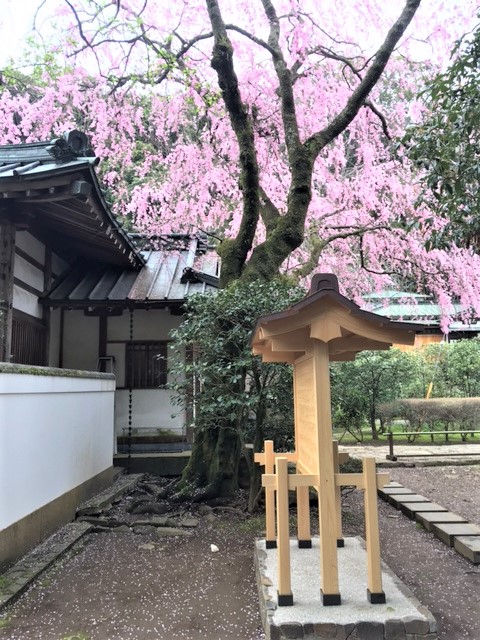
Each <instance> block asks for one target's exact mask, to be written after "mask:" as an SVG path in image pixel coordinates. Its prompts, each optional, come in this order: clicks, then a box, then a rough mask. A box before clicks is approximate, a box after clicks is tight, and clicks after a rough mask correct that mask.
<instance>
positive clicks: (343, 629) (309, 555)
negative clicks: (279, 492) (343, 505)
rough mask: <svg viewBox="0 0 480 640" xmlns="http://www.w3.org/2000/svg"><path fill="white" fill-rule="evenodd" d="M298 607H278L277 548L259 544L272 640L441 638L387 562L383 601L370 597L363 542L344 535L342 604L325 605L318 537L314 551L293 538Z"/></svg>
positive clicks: (266, 624) (340, 556)
mask: <svg viewBox="0 0 480 640" xmlns="http://www.w3.org/2000/svg"><path fill="white" fill-rule="evenodd" d="M290 558H291V574H292V595H293V606H288V607H282V606H279V605H278V597H277V590H278V581H277V550H276V549H266V546H265V541H264V540H259V541H257V543H256V547H255V564H256V572H257V584H258V590H259V597H260V611H261V616H262V621H263V626H264V629H265V633H266V637H267V640H286V639H287V638H288V639H289V640H290V639H294V638H308V640H346V639H347V638H350V639H351V640H353V638H356V639H362V638H364V639H366V638H368V639H369V640H377V639H378V640H380V639H381V640H422V639H425V640H436V638H437V635H436V628H437V627H436V622H435V620H434V618H433V616H432V615H431V613H430V612H429V611H428V610H427V609H426V608H425V607H422V606H421V605H420V603H419V602H418V600H417V599H416V598H415V596H414V595H413V594H412V592H411V591H410V590H409V589H408V588H407V587H406V586H405V585H404V584H403V583H402V582H401V581H400V579H399V578H398V577H397V576H395V574H393V573H392V571H390V569H389V568H388V567H387V566H386V565H383V566H382V579H383V590H384V593H385V596H386V602H385V603H384V604H382V603H379V604H371V603H370V602H369V601H368V598H367V576H366V567H367V557H366V551H365V548H364V545H363V541H361V540H360V539H358V538H345V547H343V548H342V549H339V550H338V562H339V584H340V594H341V605H340V606H335V607H330V606H324V605H323V604H322V599H321V584H320V549H319V540H318V538H313V539H312V548H311V549H299V548H298V546H297V542H296V540H293V539H292V540H291V541H290Z"/></svg>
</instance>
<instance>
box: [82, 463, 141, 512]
mask: <svg viewBox="0 0 480 640" xmlns="http://www.w3.org/2000/svg"><path fill="white" fill-rule="evenodd" d="M142 478H143V474H142V473H136V474H130V475H121V476H119V477H118V478H117V480H116V481H115V482H114V483H113V484H112V486H111V487H108V489H105V491H102V492H101V493H98V494H97V495H95V496H94V497H93V498H91V499H90V500H87V501H86V502H83V503H82V504H81V505H80V506H79V508H78V509H77V517H78V516H96V515H98V514H100V513H101V512H102V511H104V510H105V509H107V508H108V507H109V506H110V505H111V504H113V503H114V502H116V501H118V500H120V498H122V497H123V496H124V495H125V494H126V493H128V492H130V491H132V489H133V488H134V486H135V485H136V484H137V482H139V481H140V480H141V479H142Z"/></svg>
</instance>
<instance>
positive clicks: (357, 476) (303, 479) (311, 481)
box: [262, 456, 390, 490]
mask: <svg viewBox="0 0 480 640" xmlns="http://www.w3.org/2000/svg"><path fill="white" fill-rule="evenodd" d="M280 457H281V456H280ZM376 478H377V488H378V489H381V488H382V487H384V486H385V485H386V484H388V483H389V482H390V474H389V473H388V472H387V473H377V474H376ZM318 484H319V477H318V475H312V474H306V473H289V474H288V488H289V489H291V490H293V489H296V488H297V487H318ZM335 485H336V486H338V487H349V486H352V487H356V488H357V489H365V476H364V474H363V473H336V474H335ZM262 486H263V487H267V488H269V489H276V488H277V475H276V474H274V473H272V474H269V473H264V474H263V475H262Z"/></svg>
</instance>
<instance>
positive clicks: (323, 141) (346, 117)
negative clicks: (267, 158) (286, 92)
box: [307, 0, 421, 158]
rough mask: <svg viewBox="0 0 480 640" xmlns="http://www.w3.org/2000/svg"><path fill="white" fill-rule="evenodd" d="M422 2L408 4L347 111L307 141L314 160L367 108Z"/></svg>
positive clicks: (344, 110)
mask: <svg viewBox="0 0 480 640" xmlns="http://www.w3.org/2000/svg"><path fill="white" fill-rule="evenodd" d="M420 2H421V0H407V2H406V4H405V7H404V9H403V11H402V13H401V15H400V17H399V18H398V20H397V21H396V22H395V24H394V25H393V27H392V28H391V29H390V31H389V32H388V34H387V37H386V38H385V41H384V42H383V44H382V45H381V47H380V48H379V49H378V51H377V53H376V55H375V57H374V59H373V62H372V64H371V65H370V67H369V69H368V71H367V72H366V74H365V76H364V78H363V80H362V81H361V82H360V84H359V85H358V87H357V88H356V89H355V90H354V91H353V93H352V95H351V96H350V98H349V99H348V101H347V104H346V105H345V107H344V108H343V109H342V111H340V113H339V114H338V115H337V116H336V117H335V118H334V119H333V120H332V122H331V123H330V124H329V125H328V126H327V127H325V128H324V129H322V131H319V132H318V133H316V134H314V135H313V136H311V137H310V138H309V139H308V140H307V145H308V147H309V148H310V150H311V153H312V155H313V157H315V158H316V157H317V156H318V154H319V153H320V151H321V150H322V149H323V148H324V147H325V146H326V145H327V144H329V143H330V142H331V141H332V140H334V139H335V138H336V137H337V136H338V135H340V133H342V131H344V130H345V129H346V128H347V127H348V125H349V124H350V123H351V122H352V121H353V119H354V118H355V116H356V115H357V113H358V112H359V110H360V109H361V107H362V106H363V105H364V104H365V100H366V99H367V97H368V94H369V93H370V91H371V90H372V89H373V87H374V86H375V84H376V83H377V82H378V80H379V79H380V76H381V75H382V73H383V71H384V69H385V67H386V65H387V62H388V60H389V58H390V55H391V54H392V52H393V50H394V48H395V46H396V45H397V43H398V41H399V40H400V38H401V37H402V36H403V34H404V33H405V30H406V28H407V27H408V25H409V24H410V22H411V21H412V18H413V16H414V15H415V12H416V10H417V9H418V7H419V6H420Z"/></svg>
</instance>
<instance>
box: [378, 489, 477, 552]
mask: <svg viewBox="0 0 480 640" xmlns="http://www.w3.org/2000/svg"><path fill="white" fill-rule="evenodd" d="M378 495H379V496H380V497H381V498H382V499H383V500H385V501H386V502H389V503H390V504H391V505H392V506H393V507H395V508H396V509H399V510H400V511H401V512H402V513H403V514H405V515H406V516H407V517H408V518H410V519H411V520H416V521H417V522H418V523H419V524H421V525H422V526H423V527H424V528H425V529H426V530H427V531H430V532H432V533H433V534H434V535H435V537H436V538H438V539H439V540H441V541H442V542H443V543H444V544H446V545H447V546H449V547H454V548H455V551H457V552H458V553H459V554H460V555H462V556H463V557H464V558H466V559H467V560H469V561H470V562H471V563H472V564H480V527H478V526H477V525H476V524H474V523H471V522H468V521H467V520H466V519H464V518H462V517H460V516H458V515H457V514H455V513H451V512H450V511H448V510H447V509H445V508H444V507H442V506H441V505H438V504H436V503H434V502H431V501H430V500H429V499H428V498H425V497H424V496H422V495H418V494H415V493H414V492H413V491H411V490H410V489H407V488H406V487H404V486H403V485H402V484H400V483H398V482H392V483H390V484H387V485H385V486H384V487H382V488H380V489H379V490H378Z"/></svg>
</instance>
